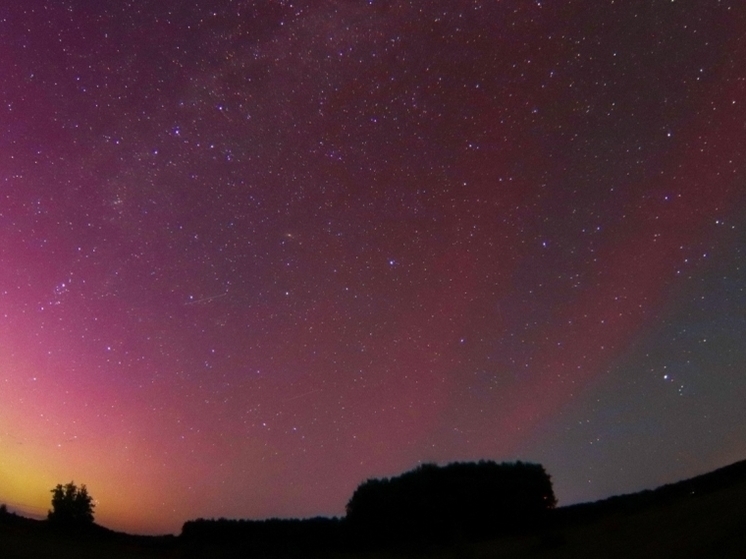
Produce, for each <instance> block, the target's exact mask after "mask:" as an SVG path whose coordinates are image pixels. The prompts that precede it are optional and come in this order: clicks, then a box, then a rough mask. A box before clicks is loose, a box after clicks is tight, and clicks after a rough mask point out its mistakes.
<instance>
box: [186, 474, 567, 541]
mask: <svg viewBox="0 0 746 559" xmlns="http://www.w3.org/2000/svg"><path fill="white" fill-rule="evenodd" d="M555 504H556V499H555V497H554V492H553V490H552V483H551V479H550V477H549V475H548V474H547V473H546V471H545V470H544V468H543V467H542V466H541V465H539V464H528V463H523V462H516V463H504V464H497V463H495V462H486V461H482V462H478V463H473V462H472V463H454V464H449V465H447V466H443V467H440V466H437V465H435V464H426V465H423V466H420V467H418V468H417V469H415V470H412V471H410V472H407V473H404V474H402V475H401V476H398V477H394V478H391V479H371V480H368V481H366V482H365V483H363V484H361V485H360V486H359V487H358V488H357V489H356V491H355V492H354V494H353V495H352V498H351V499H350V501H349V503H348V504H347V516H346V517H345V518H344V519H342V520H339V519H336V518H334V519H328V518H314V519H310V520H279V519H271V520H263V521H249V520H225V519H220V520H204V519H198V520H193V521H189V522H186V523H185V524H184V526H183V528H182V533H181V537H182V538H183V539H184V540H186V541H190V542H194V544H195V545H200V544H209V543H213V544H220V545H228V546H234V547H236V551H239V550H240V551H241V552H242V553H263V552H268V551H269V550H274V551H283V552H285V553H288V554H290V555H292V554H294V553H296V552H297V553H301V552H302V551H303V550H305V551H307V552H308V551H314V552H324V551H330V550H334V549H341V548H349V547H353V548H359V547H371V546H373V547H377V546H382V545H390V544H401V543H407V542H414V543H423V542H426V543H445V542H448V541H453V540H454V539H457V538H462V537H485V536H493V535H499V534H504V533H509V532H513V531H515V530H519V529H520V530H522V529H533V528H537V527H539V526H540V525H541V524H542V522H543V521H544V520H545V516H546V514H547V511H549V510H550V509H552V508H554V506H555Z"/></svg>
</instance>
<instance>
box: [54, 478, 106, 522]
mask: <svg viewBox="0 0 746 559" xmlns="http://www.w3.org/2000/svg"><path fill="white" fill-rule="evenodd" d="M95 506H96V505H94V504H93V497H91V496H90V495H89V494H88V489H87V488H86V486H85V485H81V486H80V488H78V487H77V486H76V485H75V484H74V483H73V482H72V481H71V482H70V483H68V484H66V485H59V484H58V485H57V487H55V488H54V489H52V510H50V511H49V514H48V515H47V518H48V519H49V522H50V523H51V524H54V525H57V526H65V527H68V526H90V525H91V524H93V507H95Z"/></svg>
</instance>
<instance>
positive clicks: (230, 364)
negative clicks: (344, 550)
mask: <svg viewBox="0 0 746 559" xmlns="http://www.w3.org/2000/svg"><path fill="white" fill-rule="evenodd" d="M0 49H1V50H0V502H5V503H8V505H9V506H10V508H11V509H14V510H18V511H21V512H23V513H27V514H36V515H43V514H45V512H46V510H47V509H48V508H49V503H50V493H49V490H50V489H51V488H52V487H53V486H54V485H56V484H57V483H65V482H67V481H70V480H74V481H75V482H76V483H85V484H87V486H88V489H89V491H90V493H91V494H92V495H93V496H94V498H95V499H96V500H97V509H96V512H97V515H96V518H97V521H98V522H99V523H101V524H103V525H105V526H108V527H110V528H114V529H118V530H126V531H130V532H135V533H166V532H169V533H178V531H179V530H180V527H181V524H182V523H183V522H184V521H186V520H188V519H193V518H196V517H232V518H265V517H273V516H278V517H307V516H314V515H343V514H344V507H345V504H346V502H347V500H348V499H349V497H350V496H351V494H352V492H353V490H354V489H355V487H356V486H357V485H358V484H359V483H361V482H362V481H363V480H365V479H367V478H370V477H381V476H390V475H395V474H398V473H400V472H403V471H405V470H407V469H410V468H412V467H415V466H416V465H417V464H419V463H421V462H438V463H447V462H450V461H455V460H474V459H481V458H484V459H491V460H497V461H503V460H516V459H523V460H530V461H537V462H540V463H542V464H543V465H544V466H545V467H546V469H547V470H548V472H549V473H550V474H551V475H552V477H553V482H554V489H555V492H556V494H557V497H558V499H559V501H560V505H563V504H570V503H574V502H580V501H587V500H594V499H598V498H602V497H607V496H610V495H614V494H619V493H622V492H630V491H636V490H640V489H643V488H652V487H655V486H657V485H660V484H662V483H666V482H671V481H675V480H677V479H680V478H683V477H687V476H692V475H696V474H699V473H703V472H705V471H708V470H710V469H713V468H716V467H719V466H723V465H726V464H729V463H731V462H734V461H736V460H740V459H744V458H746V407H744V405H743V402H744V400H746V344H744V343H743V340H744V337H745V336H746V313H745V312H744V310H745V309H746V269H745V266H746V264H745V262H746V180H745V175H744V171H745V170H744V163H745V162H746V64H745V63H744V62H745V61H746V6H744V5H742V3H741V2H738V1H736V0H732V1H728V0H722V1H720V0H707V1H701V0H675V1H674V0H645V1H642V0H541V1H528V0H494V1H487V0H469V1H467V0H433V1H428V2H413V1H411V0H410V1H406V0H369V1H363V0H318V1H311V0H255V1H247V0H194V1H191V2H184V1H182V0H159V1H158V2H150V1H145V0H127V1H120V0H117V1H113V0H106V1H103V0H95V1H94V0H65V1H59V2H56V1H55V2H49V1H42V0H27V1H25V2H13V3H4V5H3V7H2V8H0Z"/></svg>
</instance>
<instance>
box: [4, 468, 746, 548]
mask: <svg viewBox="0 0 746 559" xmlns="http://www.w3.org/2000/svg"><path fill="white" fill-rule="evenodd" d="M400 477H401V476H400ZM745 523H746V461H742V462H737V463H735V464H732V465H730V466H726V467H724V468H720V469H718V470H715V471H713V472H710V473H707V474H704V475H701V476H697V477H694V478H691V479H687V480H684V481H680V482H677V483H672V484H668V485H664V486H662V487H659V488H657V489H654V490H648V491H642V492H640V493H634V494H629V495H621V496H615V497H611V498H608V499H604V500H602V501H598V502H594V503H583V504H578V505H572V506H568V507H562V508H556V509H553V510H550V511H548V514H547V521H546V522H545V523H544V524H543V525H539V526H535V527H534V528H532V529H531V530H528V531H522V532H513V533H508V534H503V535H500V536H497V537H488V538H486V539H485V538H481V539H480V538H479V537H473V538H472V537H471V536H468V537H463V538H460V539H455V540H454V539H451V540H449V541H448V542H447V543H443V544H439V545H437V546H433V542H426V541H419V542H417V543H416V545H415V546H414V547H413V546H412V545H411V544H408V545H407V546H405V547H402V546H401V545H398V546H396V545H395V546H390V547H389V549H385V550H380V551H371V550H363V553H359V551H360V548H359V546H356V545H353V544H355V542H354V541H353V540H350V531H349V524H348V523H347V521H346V520H345V519H329V518H315V519H308V520H278V519H273V520H265V521H248V520H241V521H239V520H225V519H220V520H196V521H189V522H187V523H185V524H184V526H183V529H182V534H181V535H180V536H179V537H172V536H162V537H149V536H132V535H128V534H124V533H120V532H114V531H111V530H108V529H106V528H103V527H101V526H97V525H95V524H94V525H93V526H91V527H90V531H87V532H85V533H79V534H69V533H63V532H60V531H59V530H56V529H54V528H53V527H52V526H51V525H50V524H49V523H48V522H46V521H39V520H31V519H27V518H24V517H22V516H20V515H17V514H14V513H11V512H8V511H7V509H3V508H2V507H0V557H2V558H9V559H37V558H44V557H48V558H53V559H65V558H68V557H71V558H72V557H75V558H80V557H82V558H85V557H106V558H107V559H118V558H120V557H122V558H124V557H140V558H152V559H156V558H167V557H168V558H172V559H177V558H193V559H197V558H202V557H204V558H208V557H209V558H211V559H212V558H228V557H265V558H280V557H287V558H290V557H334V558H336V559H353V558H356V557H360V558H362V557H365V558H366V559H379V558H380V559H383V558H384V557H386V558H395V557H403V556H411V555H412V553H414V554H416V555H419V556H420V557H423V558H424V557H434V558H435V557H437V558H438V559H450V558H453V559H455V558H457V557H458V558H461V557H464V556H472V557H511V558H517V559H520V558H529V557H530V558H534V559H542V558H569V557H572V558H573V559H586V558H587V559H590V558H597V557H604V558H605V559H616V558H622V557H624V558H627V557H635V558H640V559H645V558H653V557H655V558H656V559H658V558H660V557H676V559H694V558H697V559H700V558H709V557H712V558H715V557H717V558H725V559H728V558H743V557H745V556H746V554H745V553H744V550H746V530H744V529H743V526H744V524H745Z"/></svg>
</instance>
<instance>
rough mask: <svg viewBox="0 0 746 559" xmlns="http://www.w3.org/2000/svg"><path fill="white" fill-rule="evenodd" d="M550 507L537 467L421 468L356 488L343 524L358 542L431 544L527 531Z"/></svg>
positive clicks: (547, 484)
mask: <svg viewBox="0 0 746 559" xmlns="http://www.w3.org/2000/svg"><path fill="white" fill-rule="evenodd" d="M556 502H557V501H556V499H555V496H554V492H553V491H552V483H551V478H550V476H549V475H548V474H547V473H546V471H545V470H544V468H543V467H542V466H541V465H540V464H529V463H525V462H516V463H502V464H496V463H495V462H491V461H480V462H478V463H468V462H467V463H462V462H456V463H453V464H449V465H447V466H442V467H441V466H437V465H435V464H423V465H421V466H420V467H418V468H417V469H415V470H412V471H409V472H406V473H404V474H402V475H400V476H398V477H394V478H390V479H385V478H384V479H370V480H368V481H366V482H365V483H363V484H362V485H360V486H359V487H358V488H357V490H356V491H355V492H354V494H353V495H352V498H351V499H350V501H349V503H348V504H347V517H346V519H347V522H348V524H349V525H350V527H351V528H352V529H353V531H354V532H355V534H356V535H357V536H358V537H359V538H362V539H368V540H371V541H383V540H389V541H401V540H405V539H412V538H415V539H416V538H419V539H424V540H428V541H435V540H437V539H448V538H449V537H451V536H454V535H457V534H462V535H471V536H477V537H482V536H488V535H496V534H500V533H509V532H514V531H516V530H525V529H531V528H532V527H537V526H538V525H539V524H541V522H542V521H543V519H544V518H545V517H546V513H547V511H549V510H551V509H552V508H554V506H555V504H556Z"/></svg>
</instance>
